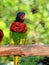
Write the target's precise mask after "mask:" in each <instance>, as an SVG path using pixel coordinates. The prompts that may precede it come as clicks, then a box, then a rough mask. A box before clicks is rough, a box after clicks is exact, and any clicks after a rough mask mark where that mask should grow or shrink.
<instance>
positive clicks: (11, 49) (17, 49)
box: [0, 45, 49, 56]
mask: <svg viewBox="0 0 49 65" xmlns="http://www.w3.org/2000/svg"><path fill="white" fill-rule="evenodd" d="M10 55H20V56H49V46H43V45H41V46H40V45H17V46H14V45H13V46H12V45H10V46H1V47H0V56H10Z"/></svg>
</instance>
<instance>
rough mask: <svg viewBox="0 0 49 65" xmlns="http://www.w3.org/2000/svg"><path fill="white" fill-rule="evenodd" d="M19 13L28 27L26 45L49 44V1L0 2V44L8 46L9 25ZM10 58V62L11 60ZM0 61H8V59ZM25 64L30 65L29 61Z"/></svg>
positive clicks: (21, 0)
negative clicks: (22, 13) (34, 43)
mask: <svg viewBox="0 0 49 65" xmlns="http://www.w3.org/2000/svg"><path fill="white" fill-rule="evenodd" d="M34 9H35V10H36V11H37V12H36V13H33V12H32V11H33V10H34ZM19 11H24V12H25V13H26V19H25V23H26V24H27V27H28V31H27V36H26V38H27V39H26V44H30V43H33V42H32V40H35V41H36V42H37V43H44V44H49V0H0V28H1V29H2V30H3V32H4V39H3V42H2V43H0V44H1V45H9V44H10V30H9V29H10V25H11V24H12V22H13V21H14V20H15V18H16V15H17V13H18V12H19ZM0 58H1V57H0ZM11 58H12V57H10V60H12V59H13V58H12V59H11ZM29 58H31V57H29ZM33 58H35V57H33ZM37 58H41V57H37ZM1 59H2V60H3V61H4V60H7V59H8V60H7V61H9V58H8V57H4V58H1ZM32 62H33V61H32ZM22 64H23V65H26V64H25V63H22ZM27 64H28V65H32V64H29V61H28V62H27Z"/></svg>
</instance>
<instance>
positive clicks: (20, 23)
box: [10, 12, 27, 65]
mask: <svg viewBox="0 0 49 65" xmlns="http://www.w3.org/2000/svg"><path fill="white" fill-rule="evenodd" d="M24 19H25V13H24V12H19V13H18V14H17V17H16V20H15V21H14V22H13V23H12V25H11V27H10V31H11V32H10V36H11V44H13V43H14V44H15V45H16V44H23V43H24V41H25V36H26V35H25V33H26V31H27V26H26V24H25V23H24ZM18 59H19V57H18V56H16V57H15V60H16V63H15V65H18V64H17V63H18Z"/></svg>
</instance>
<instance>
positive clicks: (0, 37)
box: [0, 29, 4, 43]
mask: <svg viewBox="0 0 49 65" xmlns="http://www.w3.org/2000/svg"><path fill="white" fill-rule="evenodd" d="M3 37H4V33H3V31H2V30H1V29H0V43H1V42H2V40H3Z"/></svg>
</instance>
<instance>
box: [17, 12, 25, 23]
mask: <svg viewBox="0 0 49 65" xmlns="http://www.w3.org/2000/svg"><path fill="white" fill-rule="evenodd" d="M24 19H25V13H24V12H19V13H18V14H17V17H16V21H18V22H24Z"/></svg>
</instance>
